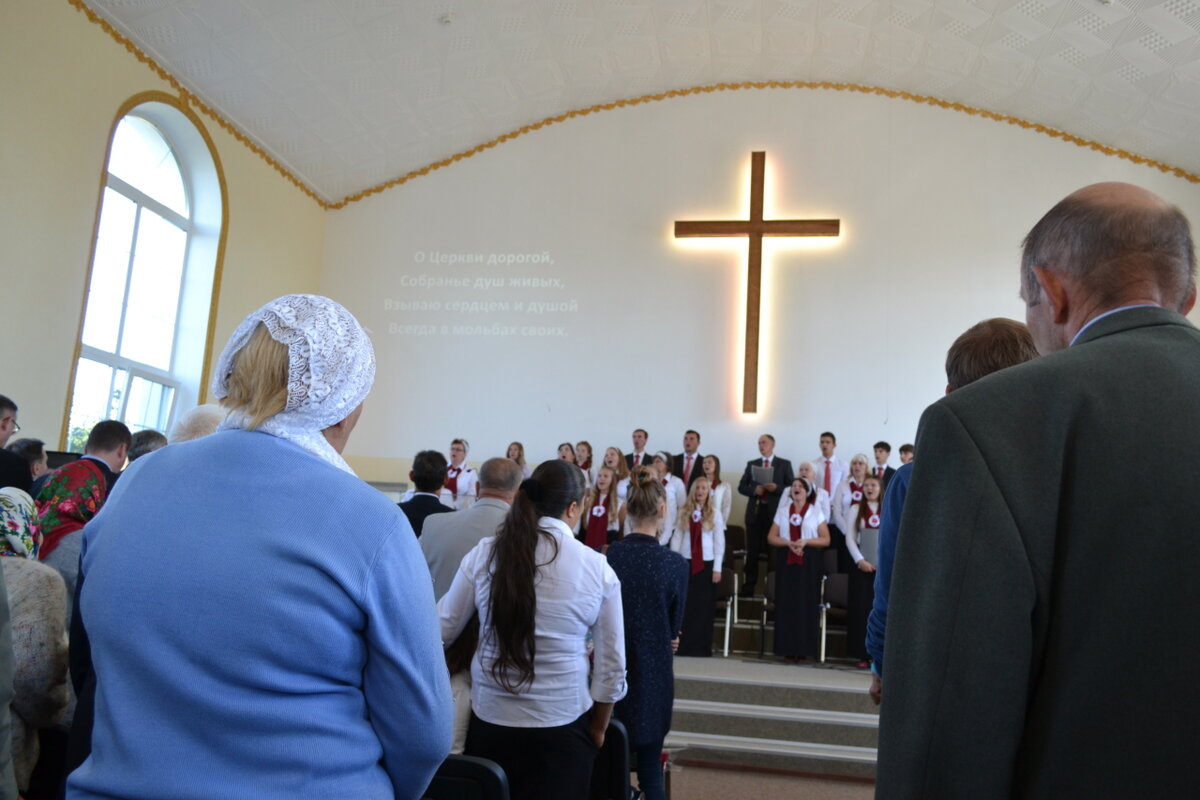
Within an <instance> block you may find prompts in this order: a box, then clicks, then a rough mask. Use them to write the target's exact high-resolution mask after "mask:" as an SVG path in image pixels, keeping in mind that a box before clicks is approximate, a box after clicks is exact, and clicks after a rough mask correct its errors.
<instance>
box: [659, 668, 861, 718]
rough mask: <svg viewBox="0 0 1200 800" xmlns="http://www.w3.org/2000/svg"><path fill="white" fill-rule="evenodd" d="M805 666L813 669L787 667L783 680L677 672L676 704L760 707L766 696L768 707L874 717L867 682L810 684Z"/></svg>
mask: <svg viewBox="0 0 1200 800" xmlns="http://www.w3.org/2000/svg"><path fill="white" fill-rule="evenodd" d="M730 660H732V659H730ZM754 666H755V664H747V668H748V670H752V669H753V668H754ZM772 666H774V665H772ZM780 666H782V665H780ZM807 669H817V668H816V667H809V668H803V667H791V668H789V669H788V671H786V672H784V673H783V674H785V675H788V676H789V677H788V682H787V683H781V682H779V681H776V680H758V679H755V678H754V677H752V676H750V675H749V674H748V675H747V677H742V678H721V679H711V678H699V677H691V676H685V675H680V674H678V673H677V674H676V675H675V703H676V707H678V703H679V702H680V701H681V700H691V701H702V702H717V703H727V704H736V705H743V706H746V705H749V706H762V705H765V703H764V700H767V699H768V698H769V700H770V704H771V706H773V707H776V708H785V709H820V710H822V711H837V712H852V713H857V714H866V715H871V716H875V717H876V718H878V713H879V709H878V707H877V706H876V705H875V703H874V702H873V701H872V700H871V696H870V694H868V692H867V685H865V684H866V683H867V681H864V682H863V683H864V685H863V686H862V687H861V688H859V687H854V688H848V687H846V688H843V687H838V686H821V685H814V684H812V683H810V682H807V681H806V680H805V678H806V676H805V672H806V671H807ZM791 673H794V674H795V677H794V678H792V677H791ZM773 674H776V673H773ZM852 674H855V673H852Z"/></svg>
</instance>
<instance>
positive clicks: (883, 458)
mask: <svg viewBox="0 0 1200 800" xmlns="http://www.w3.org/2000/svg"><path fill="white" fill-rule="evenodd" d="M891 457H892V446H891V445H890V444H888V443H887V442H876V443H875V466H874V467H872V468H871V474H872V475H874V476H875V477H876V478H879V486H880V488H881V489H882V490H883V491H885V492H886V491H887V487H888V481H890V480H891V479H892V476H893V475H895V474H896V470H895V469H893V468H892V467H889V466H888V459H889V458H891Z"/></svg>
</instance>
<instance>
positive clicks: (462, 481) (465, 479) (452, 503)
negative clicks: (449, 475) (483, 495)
mask: <svg viewBox="0 0 1200 800" xmlns="http://www.w3.org/2000/svg"><path fill="white" fill-rule="evenodd" d="M449 468H450V469H456V467H455V466H454V465H453V464H451V465H450V467H449ZM457 469H459V470H461V472H459V473H458V484H457V485H458V492H456V493H455V494H451V493H450V490H449V489H447V488H445V487H442V491H441V493H440V495H441V500H442V503H443V504H444V505H447V506H449V507H450V508H457V509H458V510H459V511H462V510H463V509H465V508H469V507H470V506H471V505H472V504H473V503H474V502H475V500H476V499H477V497H478V495H479V473H478V472H476V471H475V470H473V469H471V468H470V467H468V466H467V463H466V462H465V461H464V462H463V463H462V464H461V465H460V466H458V467H457Z"/></svg>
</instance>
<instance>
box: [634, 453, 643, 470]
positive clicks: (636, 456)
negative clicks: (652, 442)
mask: <svg viewBox="0 0 1200 800" xmlns="http://www.w3.org/2000/svg"><path fill="white" fill-rule="evenodd" d="M633 465H634V466H635V467H640V466H641V465H642V457H641V456H640V455H639V454H637V453H634V454H633Z"/></svg>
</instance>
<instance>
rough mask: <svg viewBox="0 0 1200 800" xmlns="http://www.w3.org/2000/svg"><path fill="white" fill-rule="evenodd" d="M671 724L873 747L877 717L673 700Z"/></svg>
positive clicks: (689, 728) (679, 728) (696, 729)
mask: <svg viewBox="0 0 1200 800" xmlns="http://www.w3.org/2000/svg"><path fill="white" fill-rule="evenodd" d="M674 708H675V711H674V714H673V716H672V722H671V727H672V728H673V729H675V730H677V731H687V732H688V733H703V734H720V735H724V736H734V737H742V738H757V739H769V740H786V741H792V742H819V743H821V744H823V745H848V746H854V747H868V748H870V747H875V746H876V744H877V743H878V740H879V730H878V729H879V717H878V715H875V714H864V713H859V712H853V711H828V710H824V709H808V708H803V709H799V708H782V707H778V706H761V705H748V704H745V703H723V702H718V701H708V700H687V699H681V700H676V701H675V705H674Z"/></svg>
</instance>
